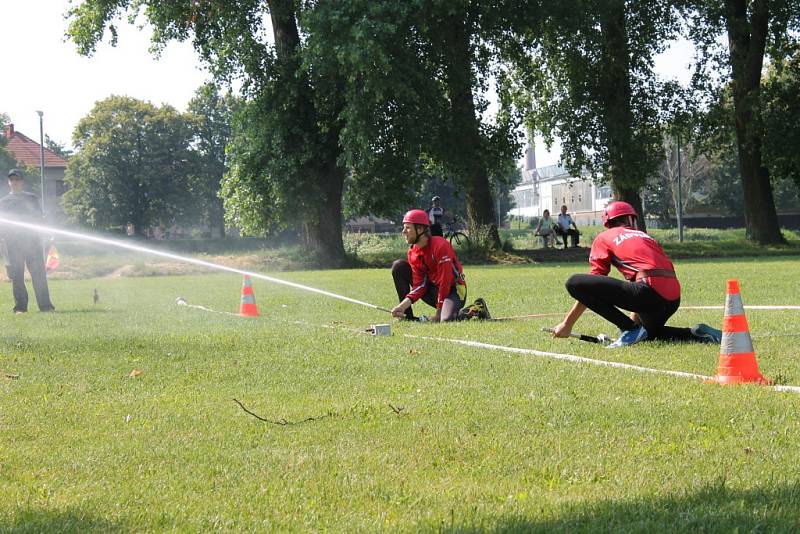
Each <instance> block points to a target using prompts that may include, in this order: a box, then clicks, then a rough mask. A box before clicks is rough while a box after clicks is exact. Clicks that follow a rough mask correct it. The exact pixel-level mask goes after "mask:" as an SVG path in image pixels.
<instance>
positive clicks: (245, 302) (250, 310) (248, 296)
mask: <svg viewBox="0 0 800 534" xmlns="http://www.w3.org/2000/svg"><path fill="white" fill-rule="evenodd" d="M239 315H242V316H245V317H258V315H259V313H258V306H256V296H255V295H254V294H253V283H252V282H251V281H250V277H249V276H248V275H244V280H242V303H241V304H240V305H239Z"/></svg>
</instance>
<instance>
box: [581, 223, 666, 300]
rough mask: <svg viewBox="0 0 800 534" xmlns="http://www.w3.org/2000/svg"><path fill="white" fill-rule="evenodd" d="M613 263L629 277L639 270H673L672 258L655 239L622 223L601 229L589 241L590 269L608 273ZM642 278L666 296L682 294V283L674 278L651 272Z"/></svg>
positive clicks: (599, 272)
mask: <svg viewBox="0 0 800 534" xmlns="http://www.w3.org/2000/svg"><path fill="white" fill-rule="evenodd" d="M612 265H613V266H614V267H616V268H617V270H618V271H619V272H620V273H622V276H624V277H625V279H626V280H631V281H633V280H635V279H636V273H638V272H639V271H646V270H650V269H665V270H668V271H673V272H674V271H675V268H674V267H673V266H672V262H671V261H669V258H668V257H667V255H666V254H664V251H663V250H662V249H661V245H659V244H658V242H656V240H655V239H653V238H652V237H651V236H650V235H648V234H646V233H645V232H642V231H639V230H634V229H632V228H627V227H624V226H617V227H615V228H609V229H608V230H606V231H604V232H601V233H600V234H598V236H597V237H595V238H594V242H593V243H592V250H591V252H590V253H589V266H590V272H591V273H592V274H600V275H607V274H608V273H609V271H610V270H611V266H612ZM642 280H644V282H645V283H646V284H647V285H649V286H650V287H652V288H653V289H654V290H655V291H656V293H658V294H659V295H661V296H662V297H664V298H665V299H667V300H677V299H679V298H680V296H681V285H680V283H679V282H678V279H677V278H668V277H665V276H652V277H648V278H643V279H642Z"/></svg>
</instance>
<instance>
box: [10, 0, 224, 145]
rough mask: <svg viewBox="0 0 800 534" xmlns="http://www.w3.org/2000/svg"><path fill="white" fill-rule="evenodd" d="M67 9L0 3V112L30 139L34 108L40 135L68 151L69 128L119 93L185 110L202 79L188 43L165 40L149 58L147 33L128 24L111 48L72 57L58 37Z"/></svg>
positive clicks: (59, 2) (59, 3)
mask: <svg viewBox="0 0 800 534" xmlns="http://www.w3.org/2000/svg"><path fill="white" fill-rule="evenodd" d="M73 1H75V0H73ZM69 7H70V2H69V0H0V35H2V36H3V44H4V46H3V60H2V63H0V65H2V74H0V80H2V81H3V83H0V112H4V113H6V114H7V115H9V116H10V118H11V122H12V123H13V124H14V128H15V129H16V130H17V131H19V132H22V133H23V134H25V135H27V136H28V137H30V138H32V139H34V140H36V141H37V142H38V140H39V116H38V115H37V114H36V111H37V110H41V111H43V112H44V118H43V124H44V132H45V134H47V135H49V136H50V137H52V138H53V139H54V140H56V141H57V142H59V143H62V144H66V145H68V146H71V145H72V131H73V129H74V128H75V126H76V125H77V124H78V121H79V120H80V119H81V118H83V117H84V116H86V115H87V114H88V113H89V112H90V111H91V109H92V107H93V106H94V103H95V102H97V101H98V100H103V99H105V98H107V97H108V96H111V95H126V96H131V97H134V98H138V99H141V100H149V101H151V102H152V103H153V104H156V105H161V104H164V103H168V104H171V105H173V106H174V107H176V108H178V109H179V110H181V111H185V109H186V105H187V103H188V102H189V100H190V99H191V98H192V96H193V94H194V91H195V90H196V89H197V88H198V87H199V86H200V85H202V84H203V83H204V82H205V81H207V79H209V75H208V73H207V72H206V71H205V70H203V69H202V66H201V64H200V61H199V60H198V59H197V55H196V53H195V52H194V50H193V49H192V46H191V44H189V43H170V44H169V45H168V46H167V48H166V50H164V52H163V53H162V55H161V57H160V58H159V59H156V58H155V57H154V56H153V55H152V54H150V53H149V51H148V48H149V46H150V32H149V30H144V31H139V30H138V29H137V28H136V27H135V26H132V25H128V24H124V25H121V26H120V31H119V41H118V45H117V47H116V48H114V47H112V46H111V45H110V44H109V41H108V38H106V39H105V42H104V43H102V44H100V45H98V47H97V51H96V52H95V54H94V55H93V56H92V57H89V58H86V57H82V56H80V55H79V54H78V52H77V49H76V47H75V45H74V44H72V43H70V42H66V41H65V38H64V33H65V31H66V28H67V22H66V21H65V20H64V13H66V11H67V10H68V9H69ZM9 80H13V82H12V83H9Z"/></svg>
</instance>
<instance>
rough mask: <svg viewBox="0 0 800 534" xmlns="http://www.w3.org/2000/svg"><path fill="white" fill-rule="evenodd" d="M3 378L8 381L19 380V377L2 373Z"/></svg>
mask: <svg viewBox="0 0 800 534" xmlns="http://www.w3.org/2000/svg"><path fill="white" fill-rule="evenodd" d="M3 376H5V377H6V378H8V379H10V380H19V375H15V374H12V373H3Z"/></svg>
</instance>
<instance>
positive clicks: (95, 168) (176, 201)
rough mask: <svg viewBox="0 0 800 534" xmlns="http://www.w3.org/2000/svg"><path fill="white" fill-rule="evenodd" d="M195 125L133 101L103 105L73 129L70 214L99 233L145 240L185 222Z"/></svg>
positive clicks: (121, 99)
mask: <svg viewBox="0 0 800 534" xmlns="http://www.w3.org/2000/svg"><path fill="white" fill-rule="evenodd" d="M192 133H193V132H192V127H191V124H190V121H189V119H188V118H187V117H186V116H184V115H182V114H180V113H178V112H177V111H176V110H175V109H174V108H172V107H170V106H167V105H164V106H162V107H160V108H157V107H155V106H154V105H153V104H150V103H149V102H143V101H141V100H136V99H134V98H130V97H124V96H112V97H109V98H107V99H105V100H102V101H99V102H97V103H96V104H95V106H94V107H93V108H92V111H91V112H90V113H89V114H88V115H87V116H86V117H84V118H82V119H81V120H80V121H79V122H78V125H77V126H76V128H75V132H74V134H73V143H74V145H75V147H76V149H77V152H76V154H75V155H74V156H73V157H72V158H70V160H69V162H68V164H67V171H66V176H65V181H66V183H67V184H68V186H69V190H68V191H67V192H66V193H65V194H64V200H63V202H64V209H65V211H66V212H67V214H69V215H70V217H71V218H72V220H74V221H76V222H79V223H81V224H85V225H87V226H90V227H93V228H103V229H109V228H123V227H125V226H126V225H128V224H132V225H133V227H134V229H135V232H136V233H137V234H139V235H142V234H143V233H144V232H145V230H146V229H147V228H149V227H150V226H152V225H156V224H170V223H173V222H175V221H176V219H178V218H179V217H180V209H181V206H182V205H183V203H184V202H185V198H186V196H187V193H188V189H187V179H188V176H189V174H190V172H191V170H192V164H191V158H192V154H191V151H190V143H191V140H192Z"/></svg>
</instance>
